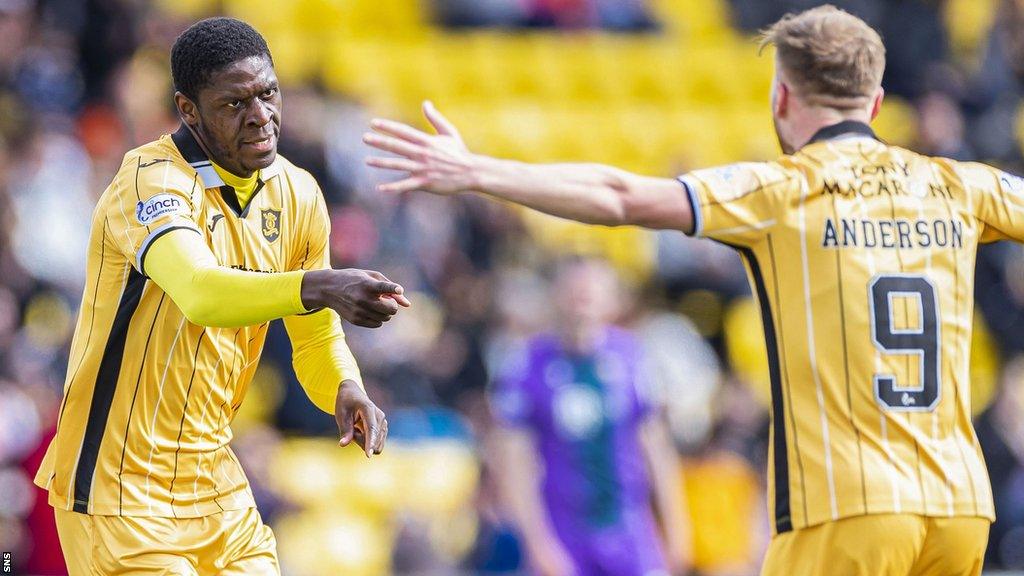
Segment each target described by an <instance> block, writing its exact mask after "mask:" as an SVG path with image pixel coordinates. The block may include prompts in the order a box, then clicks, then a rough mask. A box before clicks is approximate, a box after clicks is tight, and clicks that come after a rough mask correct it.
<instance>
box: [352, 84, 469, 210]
mask: <svg viewBox="0 0 1024 576" xmlns="http://www.w3.org/2000/svg"><path fill="white" fill-rule="evenodd" d="M423 115H424V116H426V118H427V121H428V122H430V125H431V126H433V128H434V130H435V131H437V134H427V133H426V132H422V131H420V130H417V129H416V128H413V127H412V126H409V125H407V124H403V123H401V122H395V121H394V120H384V119H375V120H373V121H372V122H370V128H371V129H372V130H373V131H372V132H367V133H366V134H364V135H363V141H364V142H366V143H367V144H368V145H370V146H372V147H374V148H376V149H377V150H380V151H382V152H388V153H390V154H393V155H394V156H374V157H371V158H367V160H366V163H367V164H368V165H370V166H373V167H375V168H383V169H385V170H395V171H398V172H404V173H406V177H405V178H404V179H402V180H399V181H397V182H391V183H388V184H381V185H379V186H378V187H377V189H378V190H379V191H381V192H411V191H413V190H424V191H427V192H433V193H435V194H456V193H459V192H465V191H467V190H471V189H473V187H474V184H475V183H474V182H473V170H472V163H473V161H474V159H475V157H474V155H473V154H471V153H470V152H469V150H467V149H466V145H465V143H463V141H462V136H460V135H459V131H458V130H457V129H456V128H455V126H454V125H453V124H452V123H451V122H449V121H448V119H447V118H445V117H444V116H443V115H442V114H441V113H440V112H438V111H437V108H435V107H434V105H433V103H431V102H429V101H427V102H424V103H423Z"/></svg>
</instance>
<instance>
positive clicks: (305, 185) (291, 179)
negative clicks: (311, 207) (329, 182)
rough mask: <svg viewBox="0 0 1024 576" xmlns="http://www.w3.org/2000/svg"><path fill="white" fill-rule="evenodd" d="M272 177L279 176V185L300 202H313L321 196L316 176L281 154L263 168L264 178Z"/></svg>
mask: <svg viewBox="0 0 1024 576" xmlns="http://www.w3.org/2000/svg"><path fill="white" fill-rule="evenodd" d="M268 174H269V175H268ZM273 177H279V178H281V183H280V185H281V186H282V187H284V188H285V191H286V192H287V193H290V194H292V195H293V196H294V197H295V198H296V199H297V200H299V201H300V202H313V203H315V202H317V201H318V199H319V198H320V197H321V196H322V192H321V191H320V185H319V184H318V183H317V181H316V178H314V177H313V175H312V174H310V172H309V171H308V170H306V169H304V168H300V167H299V166H296V165H295V164H294V163H293V162H292V161H291V160H289V159H288V158H286V157H284V156H282V155H281V154H278V155H277V158H275V159H274V163H273V164H272V165H271V166H270V168H265V169H264V179H265V180H269V179H270V178H273Z"/></svg>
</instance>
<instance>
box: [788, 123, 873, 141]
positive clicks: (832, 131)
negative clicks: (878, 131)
mask: <svg viewBox="0 0 1024 576" xmlns="http://www.w3.org/2000/svg"><path fill="white" fill-rule="evenodd" d="M847 135H850V136H866V137H868V138H873V139H875V140H878V141H879V142H881V139H879V138H878V136H876V135H875V131H874V130H872V129H871V126H868V125H867V124H865V123H863V122H859V121H857V120H843V121H842V122H839V123H838V124H832V125H831V126H825V127H824V128H822V129H821V130H818V131H817V132H815V133H814V136H811V139H810V141H809V142H807V144H804V146H809V145H811V144H814V143H815V142H822V141H825V140H833V139H835V138H838V137H840V136H847Z"/></svg>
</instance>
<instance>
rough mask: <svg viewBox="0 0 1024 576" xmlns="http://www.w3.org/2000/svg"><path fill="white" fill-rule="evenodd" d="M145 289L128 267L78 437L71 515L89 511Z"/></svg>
mask: <svg viewBox="0 0 1024 576" xmlns="http://www.w3.org/2000/svg"><path fill="white" fill-rule="evenodd" d="M145 286H146V277H145V276H143V275H142V273H141V272H139V271H138V270H136V269H135V268H134V267H133V266H129V267H128V279H127V281H126V282H125V286H124V291H123V292H121V301H120V302H118V304H117V313H116V314H115V315H114V322H113V324H112V325H111V327H110V335H109V336H107V343H106V346H105V347H104V349H103V357H102V358H101V359H100V367H99V372H98V373H97V374H96V385H95V387H94V389H93V394H92V403H91V404H90V406H89V419H88V420H87V421H86V424H85V434H84V435H83V437H82V451H81V453H80V455H79V457H78V467H77V468H76V469H75V493H74V500H75V502H74V507H73V510H74V511H75V512H79V513H81V514H87V513H88V511H89V495H90V493H91V492H92V479H93V475H94V474H95V472H96V460H97V458H98V457H99V453H100V445H101V444H102V442H103V436H104V432H105V431H106V428H107V418H108V417H109V416H110V407H111V405H112V404H113V402H114V391H115V390H116V389H117V381H118V376H119V375H120V372H121V362H122V360H123V359H124V346H125V342H126V340H127V337H128V327H129V326H130V325H131V321H132V316H134V315H135V310H136V309H137V308H138V307H139V301H140V300H141V299H142V290H143V288H145Z"/></svg>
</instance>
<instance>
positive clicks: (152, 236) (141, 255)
mask: <svg viewBox="0 0 1024 576" xmlns="http://www.w3.org/2000/svg"><path fill="white" fill-rule="evenodd" d="M177 228H184V229H186V230H192V231H193V232H195V233H196V234H199V235H200V236H202V232H200V231H199V229H198V228H196V226H195V224H194V223H192V222H188V223H185V222H184V221H183V220H175V221H173V222H168V223H166V224H164V225H163V226H159V227H157V228H154V229H153V230H152V231H151V232H150V233H149V235H148V236H146V239H145V240H143V241H142V244H141V245H140V246H139V249H138V251H137V252H135V269H136V270H138V271H139V273H141V274H142V275H145V274H146V271H145V270H143V269H142V265H143V260H144V259H145V258H146V252H148V251H149V246H150V245H151V244H152V243H153V241H154V240H156V239H157V238H159V237H161V236H163V235H164V234H166V233H168V232H170V231H171V230H174V229H177Z"/></svg>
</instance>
